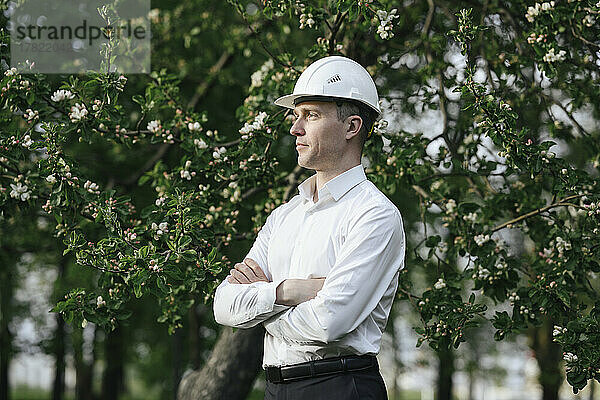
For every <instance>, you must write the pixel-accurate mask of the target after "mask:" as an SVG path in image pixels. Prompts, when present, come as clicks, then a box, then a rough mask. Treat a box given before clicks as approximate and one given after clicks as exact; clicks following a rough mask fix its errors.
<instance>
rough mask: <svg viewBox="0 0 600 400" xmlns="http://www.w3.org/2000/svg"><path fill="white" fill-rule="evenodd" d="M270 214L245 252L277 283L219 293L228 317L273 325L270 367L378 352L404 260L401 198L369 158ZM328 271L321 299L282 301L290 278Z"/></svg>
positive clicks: (230, 321)
mask: <svg viewBox="0 0 600 400" xmlns="http://www.w3.org/2000/svg"><path fill="white" fill-rule="evenodd" d="M298 189H299V192H300V193H299V195H296V196H294V197H293V198H292V199H291V200H290V201H289V202H288V203H285V204H282V205H281V206H279V207H277V208H276V209H275V210H273V212H272V213H271V214H270V215H269V216H268V217H267V221H266V222H265V224H264V226H263V227H262V229H261V230H260V232H259V233H258V236H257V238H256V241H255V242H254V245H253V246H252V249H251V250H250V252H249V253H248V255H247V256H246V257H248V258H252V259H253V260H255V261H256V262H257V263H258V265H260V267H261V268H262V269H263V271H264V272H265V275H266V276H267V278H269V280H271V282H255V283H251V284H231V283H229V282H227V280H224V281H223V282H222V283H221V284H220V285H219V287H217V289H216V292H215V301H214V314H215V318H216V321H217V322H218V323H220V324H223V325H228V326H233V327H238V328H249V327H252V326H255V325H257V324H259V323H263V324H264V326H265V329H266V334H265V339H264V344H265V349H264V358H263V368H264V367H267V366H282V365H290V364H296V363H300V362H305V361H310V360H316V359H321V358H326V357H337V356H341V355H349V354H355V355H362V354H372V355H375V354H377V353H378V352H379V349H380V342H381V336H382V334H383V331H384V329H385V325H386V322H387V319H388V316H389V313H390V309H391V307H392V302H393V300H394V297H395V294H396V289H397V287H398V274H399V271H400V269H401V268H402V267H403V266H404V252H405V238H404V230H403V226H402V218H401V216H400V212H399V211H398V209H397V208H396V206H395V205H394V204H393V203H392V202H391V201H390V200H389V199H388V198H387V197H386V196H385V195H384V194H383V193H381V191H379V189H377V187H376V186H375V185H374V184H373V183H372V182H370V181H369V180H367V178H366V176H365V173H364V170H363V167H362V165H357V166H356V167H354V168H351V169H349V170H348V171H346V172H344V173H342V174H340V175H338V176H336V177H335V178H333V179H331V180H330V181H329V182H327V183H326V184H325V185H324V186H323V187H322V188H321V189H320V190H319V192H318V201H317V202H316V203H315V202H313V195H314V191H315V189H316V175H313V176H311V177H310V178H308V179H307V180H305V181H304V182H303V183H302V184H300V186H299V188H298ZM318 277H326V279H325V281H324V284H323V288H322V289H321V290H320V291H319V292H318V293H317V295H316V297H315V298H313V299H311V300H309V301H306V302H304V303H301V304H298V305H297V306H295V307H289V306H283V305H279V304H275V292H276V288H277V286H278V285H279V284H280V283H281V282H282V281H283V280H285V279H288V278H303V279H306V278H318Z"/></svg>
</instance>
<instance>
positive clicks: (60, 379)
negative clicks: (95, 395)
mask: <svg viewBox="0 0 600 400" xmlns="http://www.w3.org/2000/svg"><path fill="white" fill-rule="evenodd" d="M66 268H67V260H66V259H65V258H62V259H61V261H60V262H59V264H58V276H57V277H56V283H55V290H56V289H57V288H62V285H63V279H64V276H65V270H66ZM65 334H66V332H65V320H64V319H63V317H62V315H61V314H60V313H56V330H55V332H54V343H53V344H54V360H55V365H54V367H55V369H54V383H53V385H52V400H62V399H63V397H64V394H65Z"/></svg>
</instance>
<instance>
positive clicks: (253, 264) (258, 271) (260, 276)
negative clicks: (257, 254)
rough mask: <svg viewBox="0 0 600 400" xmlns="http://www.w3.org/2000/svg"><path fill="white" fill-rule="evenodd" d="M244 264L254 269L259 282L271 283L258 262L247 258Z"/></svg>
mask: <svg viewBox="0 0 600 400" xmlns="http://www.w3.org/2000/svg"><path fill="white" fill-rule="evenodd" d="M244 264H246V265H247V266H249V267H250V268H252V271H253V272H254V274H255V275H256V276H257V277H258V279H259V280H261V281H267V282H268V281H269V280H268V279H267V276H266V275H265V273H264V272H263V270H262V268H261V267H260V265H258V263H257V262H256V261H254V260H253V259H251V258H246V259H244Z"/></svg>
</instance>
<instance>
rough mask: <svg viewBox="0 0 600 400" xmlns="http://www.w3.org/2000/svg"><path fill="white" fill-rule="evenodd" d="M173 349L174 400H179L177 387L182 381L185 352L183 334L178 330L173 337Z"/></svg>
mask: <svg viewBox="0 0 600 400" xmlns="http://www.w3.org/2000/svg"><path fill="white" fill-rule="evenodd" d="M171 343H172V346H173V347H172V349H173V358H172V360H173V392H172V393H173V395H172V398H173V400H177V390H176V389H177V386H179V381H180V380H181V352H182V351H183V332H182V330H181V329H177V330H176V331H175V333H174V334H173V335H172V336H171Z"/></svg>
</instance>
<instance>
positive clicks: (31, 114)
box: [23, 108, 39, 121]
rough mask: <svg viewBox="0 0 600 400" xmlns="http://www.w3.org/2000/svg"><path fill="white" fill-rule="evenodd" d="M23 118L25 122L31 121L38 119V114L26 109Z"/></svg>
mask: <svg viewBox="0 0 600 400" xmlns="http://www.w3.org/2000/svg"><path fill="white" fill-rule="evenodd" d="M23 116H24V117H25V118H27V121H32V120H34V119H37V118H38V116H39V112H37V111H33V110H32V109H31V108H28V109H27V110H25V114H23Z"/></svg>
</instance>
